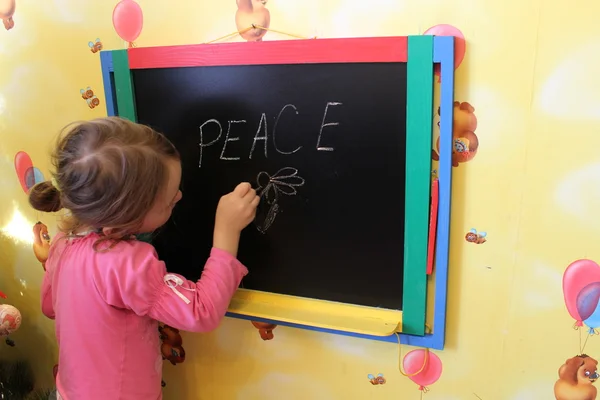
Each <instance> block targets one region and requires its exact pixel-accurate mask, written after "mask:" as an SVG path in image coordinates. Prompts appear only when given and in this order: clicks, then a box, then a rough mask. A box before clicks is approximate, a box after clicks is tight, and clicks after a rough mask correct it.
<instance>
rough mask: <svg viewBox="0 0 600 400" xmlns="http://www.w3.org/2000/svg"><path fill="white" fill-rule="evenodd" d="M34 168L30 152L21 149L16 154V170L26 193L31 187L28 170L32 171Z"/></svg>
mask: <svg viewBox="0 0 600 400" xmlns="http://www.w3.org/2000/svg"><path fill="white" fill-rule="evenodd" d="M32 168H33V162H32V161H31V157H29V154H27V153H25V152H24V151H19V152H18V153H17V154H16V155H15V171H16V172H17V178H18V179H19V183H20V184H21V188H23V191H24V192H25V193H27V192H28V191H29V187H28V186H27V171H30V170H31V169H32Z"/></svg>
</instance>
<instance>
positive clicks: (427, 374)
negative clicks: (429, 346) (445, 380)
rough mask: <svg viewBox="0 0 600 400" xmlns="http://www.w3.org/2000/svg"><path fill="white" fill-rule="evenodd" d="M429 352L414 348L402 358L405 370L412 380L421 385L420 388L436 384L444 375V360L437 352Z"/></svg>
mask: <svg viewBox="0 0 600 400" xmlns="http://www.w3.org/2000/svg"><path fill="white" fill-rule="evenodd" d="M427 352H428V351H427V350H423V349H419V350H413V351H411V352H408V353H407V354H406V355H405V356H404V360H402V366H403V368H404V372H405V373H406V374H407V375H408V377H409V378H410V380H411V381H413V382H414V383H416V384H417V385H419V390H423V389H425V387H426V386H429V385H432V384H434V383H435V382H437V380H438V379H440V376H441V375H442V360H440V358H439V357H438V356H437V355H436V354H435V353H433V352H431V351H429V354H427ZM419 371H421V372H419ZM417 372H418V373H417Z"/></svg>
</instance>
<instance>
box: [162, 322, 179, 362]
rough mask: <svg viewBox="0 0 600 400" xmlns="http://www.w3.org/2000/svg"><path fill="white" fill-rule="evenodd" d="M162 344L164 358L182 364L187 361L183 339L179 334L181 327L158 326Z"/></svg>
mask: <svg viewBox="0 0 600 400" xmlns="http://www.w3.org/2000/svg"><path fill="white" fill-rule="evenodd" d="M158 332H159V334H160V340H161V341H162V345H161V347H160V351H161V353H162V357H163V360H168V361H169V362H170V363H171V364H173V365H176V364H181V363H182V362H184V361H185V350H184V349H183V339H182V338H181V335H180V334H179V329H175V328H172V327H170V326H169V325H162V326H159V327H158Z"/></svg>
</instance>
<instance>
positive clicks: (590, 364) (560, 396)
mask: <svg viewBox="0 0 600 400" xmlns="http://www.w3.org/2000/svg"><path fill="white" fill-rule="evenodd" d="M597 367H598V361H596V360H595V359H593V358H592V357H590V356H588V355H586V354H581V355H578V356H575V357H573V358H569V359H568V360H567V361H565V363H564V364H563V365H562V366H561V367H560V368H559V370H558V380H557V381H556V383H555V384H554V396H555V397H556V400H595V399H596V395H597V389H596V387H595V386H594V385H593V384H594V382H596V380H597V379H598V378H599V377H600V375H598V371H597Z"/></svg>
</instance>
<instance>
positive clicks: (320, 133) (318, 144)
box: [317, 101, 342, 151]
mask: <svg viewBox="0 0 600 400" xmlns="http://www.w3.org/2000/svg"><path fill="white" fill-rule="evenodd" d="M341 105H342V103H338V102H335V101H330V102H328V103H327V105H326V106H325V113H324V114H323V121H322V122H321V129H320V130H319V138H318V139H317V150H319V151H333V150H334V149H333V147H323V146H321V137H322V136H323V128H325V127H326V126H338V125H339V124H340V123H339V122H328V123H325V119H326V118H327V110H329V106H341Z"/></svg>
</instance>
